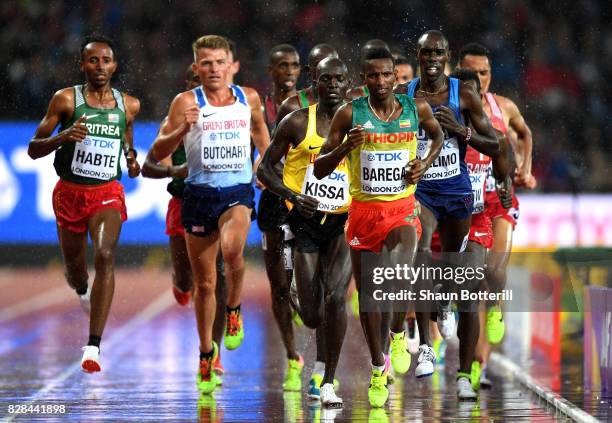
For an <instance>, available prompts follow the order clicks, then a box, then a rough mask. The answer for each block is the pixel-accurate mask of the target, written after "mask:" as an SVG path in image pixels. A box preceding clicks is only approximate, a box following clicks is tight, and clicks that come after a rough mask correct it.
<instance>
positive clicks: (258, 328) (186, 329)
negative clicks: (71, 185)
mask: <svg viewBox="0 0 612 423" xmlns="http://www.w3.org/2000/svg"><path fill="white" fill-rule="evenodd" d="M116 278H117V288H116V291H115V302H114V304H113V310H112V311H111V318H110V320H109V326H108V327H107V330H106V332H105V335H104V337H103V341H102V349H101V359H102V370H103V371H102V372H101V373H99V374H96V375H88V374H84V373H82V372H81V370H80V366H79V360H80V356H81V351H80V347H81V346H82V345H83V344H84V343H85V340H86V335H87V321H86V317H85V315H84V314H83V312H82V311H81V310H80V308H79V305H78V301H77V297H76V295H75V294H74V293H73V292H72V291H71V290H69V288H68V287H67V286H65V283H64V281H63V277H62V270H61V269H60V268H50V269H40V270H27V271H21V270H20V271H18V270H6V269H5V270H2V271H1V272H0V289H1V290H2V292H3V295H2V298H1V299H0V362H1V363H2V364H1V366H0V407H1V408H0V418H2V419H7V420H10V419H15V421H66V420H69V421H103V420H106V421H111V420H112V421H125V420H138V421H162V420H165V421H198V420H199V421H204V422H208V421H232V422H234V421H245V422H251V421H291V422H302V421H333V420H334V418H335V421H377V422H378V421H379V422H385V421H395V422H398V421H460V420H464V421H473V420H495V421H499V420H513V421H522V420H528V421H553V420H555V417H554V415H553V414H551V411H550V410H547V409H546V407H545V406H544V405H542V404H538V400H537V399H536V398H534V397H533V396H531V395H530V394H529V393H528V392H527V391H526V390H524V389H523V388H521V387H519V386H517V385H515V384H514V383H512V382H510V381H503V380H500V379H499V378H496V377H493V381H494V386H495V387H494V389H492V390H490V391H481V394H480V399H479V401H478V402H475V403H474V402H463V403H461V402H458V401H457V399H456V394H455V383H454V370H455V369H456V366H457V362H456V358H453V357H455V356H456V353H457V351H456V348H455V347H454V346H453V345H452V344H451V345H450V346H449V348H448V353H447V357H448V359H447V363H446V366H445V367H440V368H439V369H438V370H437V372H436V373H435V374H434V376H433V377H431V378H427V379H424V380H417V379H416V378H415V377H414V375H413V370H411V371H410V372H409V373H408V374H407V375H406V376H405V377H404V378H402V379H399V380H398V381H397V382H396V384H394V385H393V386H392V387H391V395H390V400H389V403H388V405H387V407H385V408H384V409H379V410H372V409H371V408H370V406H369V404H368V401H367V384H368V381H369V364H368V363H369V361H368V358H367V350H366V348H365V341H364V338H363V334H362V332H361V327H360V326H359V322H358V320H357V319H354V318H350V320H349V328H348V331H347V336H346V340H345V344H344V347H343V354H342V356H341V358H340V365H339V368H338V372H337V376H338V379H339V380H340V389H339V390H338V394H339V395H340V396H341V397H342V398H343V399H344V404H345V405H344V408H343V409H342V410H325V409H323V410H322V409H321V408H320V407H319V406H318V404H316V403H315V404H312V403H309V402H308V400H307V397H306V395H305V394H304V392H302V393H297V392H296V393H283V391H282V388H281V384H282V380H283V375H284V370H285V366H286V360H285V359H284V352H283V349H282V346H281V341H280V337H279V334H278V330H277V328H276V325H275V323H274V321H273V319H272V314H271V312H270V311H269V309H270V307H269V298H268V296H269V289H268V284H267V280H266V279H265V277H264V274H263V272H262V271H261V270H260V269H256V268H253V267H251V268H249V270H248V271H247V277H246V280H245V281H246V283H245V296H244V313H245V330H246V337H245V342H244V344H243V345H242V346H241V347H240V348H239V349H238V350H236V351H232V352H229V351H226V350H225V349H222V362H223V365H224V367H225V369H226V374H225V376H224V381H223V386H222V387H220V388H218V389H217V390H216V391H215V393H214V395H213V396H205V397H199V395H198V392H197V389H196V386H195V372H196V369H197V359H198V357H197V351H198V348H197V345H198V343H197V333H196V329H195V319H194V316H193V309H191V308H183V307H180V306H178V305H176V304H175V303H174V299H173V298H172V296H171V294H170V290H169V289H168V288H169V286H170V273H169V270H168V269H130V270H121V269H119V270H118V271H117V272H116ZM297 334H298V336H297V341H298V347H299V351H300V352H301V353H302V354H303V355H304V357H305V360H306V367H305V369H304V374H303V391H305V390H306V387H307V385H308V379H309V377H310V372H311V369H312V364H313V361H314V333H313V332H312V331H311V330H308V329H306V328H304V327H301V328H299V329H297ZM415 362H416V357H414V358H413V367H414V365H415ZM9 405H21V406H23V407H26V406H28V407H29V406H30V405H32V406H33V408H30V410H29V411H28V412H27V413H26V414H14V413H13V414H9V413H8V410H9V408H8V407H9ZM43 405H64V406H65V413H63V414H42V413H41V407H40V406H43ZM36 406H39V410H38V412H37V411H36Z"/></svg>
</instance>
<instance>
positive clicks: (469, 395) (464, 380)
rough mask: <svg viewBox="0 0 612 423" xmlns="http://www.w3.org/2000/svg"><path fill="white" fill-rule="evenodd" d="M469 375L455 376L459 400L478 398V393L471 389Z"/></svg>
mask: <svg viewBox="0 0 612 423" xmlns="http://www.w3.org/2000/svg"><path fill="white" fill-rule="evenodd" d="M468 376H469V375H464V374H463V373H462V374H461V376H459V377H458V378H457V398H459V400H460V401H476V400H477V399H478V394H476V392H474V389H472V384H471V383H470V379H469V378H468Z"/></svg>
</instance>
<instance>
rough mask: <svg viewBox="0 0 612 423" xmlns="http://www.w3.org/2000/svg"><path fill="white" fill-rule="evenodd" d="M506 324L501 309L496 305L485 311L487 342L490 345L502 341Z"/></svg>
mask: <svg viewBox="0 0 612 423" xmlns="http://www.w3.org/2000/svg"><path fill="white" fill-rule="evenodd" d="M505 332H506V324H505V323H504V315H503V313H502V311H501V307H500V306H498V305H496V306H493V307H491V308H490V309H488V310H487V340H488V341H489V343H490V344H499V343H500V342H501V340H502V339H504V333H505Z"/></svg>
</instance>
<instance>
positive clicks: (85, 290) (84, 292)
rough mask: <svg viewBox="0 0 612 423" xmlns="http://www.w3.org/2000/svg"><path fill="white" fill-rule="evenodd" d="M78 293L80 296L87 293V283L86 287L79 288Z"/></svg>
mask: <svg viewBox="0 0 612 423" xmlns="http://www.w3.org/2000/svg"><path fill="white" fill-rule="evenodd" d="M76 293H77V295H79V296H81V295H85V294H87V285H85V288H81V289H77V290H76Z"/></svg>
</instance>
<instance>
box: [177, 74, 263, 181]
mask: <svg viewBox="0 0 612 423" xmlns="http://www.w3.org/2000/svg"><path fill="white" fill-rule="evenodd" d="M229 88H230V89H231V90H232V93H233V94H234V97H235V98H236V101H235V102H234V104H232V105H229V106H223V107H215V106H212V105H211V104H210V102H209V101H208V99H207V98H206V93H205V92H204V90H203V89H202V87H201V86H200V87H196V88H194V89H193V90H192V92H193V95H194V97H195V100H196V103H197V105H198V107H199V108H200V115H199V117H198V122H197V124H195V125H194V126H193V128H191V130H190V131H189V132H188V133H187V135H185V139H184V144H185V152H186V154H187V167H188V169H189V174H188V175H187V179H186V180H185V182H186V183H188V184H193V185H201V186H207V187H211V188H226V187H232V186H236V185H239V184H250V183H251V182H252V179H253V166H252V164H251V107H250V106H249V103H248V101H247V97H246V94H245V92H244V90H243V89H242V88H241V87H239V86H237V85H233V84H232V85H230V87H229Z"/></svg>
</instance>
